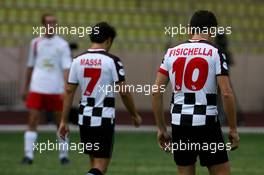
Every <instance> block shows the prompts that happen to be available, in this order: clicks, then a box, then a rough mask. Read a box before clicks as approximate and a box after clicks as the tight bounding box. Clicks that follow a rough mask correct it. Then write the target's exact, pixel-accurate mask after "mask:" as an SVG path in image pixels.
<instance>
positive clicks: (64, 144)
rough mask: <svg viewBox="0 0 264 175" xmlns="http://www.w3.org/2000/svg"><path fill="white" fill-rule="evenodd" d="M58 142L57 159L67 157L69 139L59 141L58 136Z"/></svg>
mask: <svg viewBox="0 0 264 175" xmlns="http://www.w3.org/2000/svg"><path fill="white" fill-rule="evenodd" d="M58 141H59V159H62V158H67V157H68V147H69V139H68V138H65V140H63V139H61V138H60V137H59V136H58Z"/></svg>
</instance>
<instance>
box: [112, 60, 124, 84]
mask: <svg viewBox="0 0 264 175" xmlns="http://www.w3.org/2000/svg"><path fill="white" fill-rule="evenodd" d="M112 75H113V80H114V82H116V83H118V82H121V81H125V70H124V66H123V63H122V62H121V60H120V59H119V58H117V57H116V58H114V66H113V68H112Z"/></svg>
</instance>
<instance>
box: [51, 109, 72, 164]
mask: <svg viewBox="0 0 264 175" xmlns="http://www.w3.org/2000/svg"><path fill="white" fill-rule="evenodd" d="M54 116H55V121H56V125H57V126H59V123H60V120H61V111H56V112H54ZM57 139H58V142H59V145H60V148H59V159H60V162H61V164H62V165H65V164H68V163H69V162H70V161H69V158H68V157H69V155H68V149H67V148H68V145H69V139H68V138H65V140H63V139H61V138H60V136H58V135H57Z"/></svg>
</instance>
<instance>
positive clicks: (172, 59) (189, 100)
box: [159, 40, 228, 126]
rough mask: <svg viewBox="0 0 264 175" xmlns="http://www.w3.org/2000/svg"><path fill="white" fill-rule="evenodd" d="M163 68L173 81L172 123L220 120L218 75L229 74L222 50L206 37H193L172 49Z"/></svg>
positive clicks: (181, 123)
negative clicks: (217, 104) (218, 115)
mask: <svg viewBox="0 0 264 175" xmlns="http://www.w3.org/2000/svg"><path fill="white" fill-rule="evenodd" d="M159 72H160V73H162V74H164V75H166V76H168V77H169V79H170V82H171V84H172V88H173V95H172V100H171V117H172V121H171V122H172V124H174V125H189V126H201V125H207V124H209V123H212V122H215V121H217V114H218V112H217V107H216V101H217V81H216V76H218V75H225V76H227V75H228V67H227V63H226V57H225V55H224V54H223V53H222V52H221V51H220V50H218V49H217V48H216V47H214V46H213V45H211V44H210V43H209V42H208V41H206V40H189V41H187V42H185V43H183V44H180V45H178V46H176V47H174V48H170V49H168V51H167V53H166V55H165V57H164V59H163V61H162V64H161V66H160V69H159Z"/></svg>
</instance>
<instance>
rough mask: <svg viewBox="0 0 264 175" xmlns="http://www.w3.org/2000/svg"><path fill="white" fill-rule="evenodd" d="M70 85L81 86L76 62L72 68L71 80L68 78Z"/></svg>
mask: <svg viewBox="0 0 264 175" xmlns="http://www.w3.org/2000/svg"><path fill="white" fill-rule="evenodd" d="M68 83H69V84H79V81H78V76H77V66H76V61H73V62H72V64H71V68H70V73H69V78H68Z"/></svg>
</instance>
